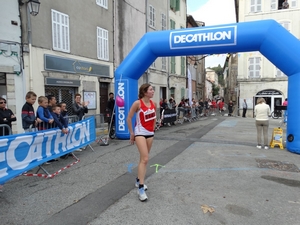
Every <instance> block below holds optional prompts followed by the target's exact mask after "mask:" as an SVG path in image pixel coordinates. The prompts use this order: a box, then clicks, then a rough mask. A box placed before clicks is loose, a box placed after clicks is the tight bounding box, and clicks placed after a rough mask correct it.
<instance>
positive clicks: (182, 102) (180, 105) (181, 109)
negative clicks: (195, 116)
mask: <svg viewBox="0 0 300 225" xmlns="http://www.w3.org/2000/svg"><path fill="white" fill-rule="evenodd" d="M180 112H182V113H183V116H184V112H185V110H184V97H182V99H181V101H180V103H179V104H178V107H177V117H178V118H179V117H180Z"/></svg>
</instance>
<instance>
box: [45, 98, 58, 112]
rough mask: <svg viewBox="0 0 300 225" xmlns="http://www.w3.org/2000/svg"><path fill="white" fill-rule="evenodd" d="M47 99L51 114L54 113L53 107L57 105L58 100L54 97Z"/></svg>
mask: <svg viewBox="0 0 300 225" xmlns="http://www.w3.org/2000/svg"><path fill="white" fill-rule="evenodd" d="M47 98H48V109H49V112H52V106H54V105H56V98H55V96H54V95H48V96H47Z"/></svg>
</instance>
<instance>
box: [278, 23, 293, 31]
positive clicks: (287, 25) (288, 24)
mask: <svg viewBox="0 0 300 225" xmlns="http://www.w3.org/2000/svg"><path fill="white" fill-rule="evenodd" d="M279 23H280V24H281V26H283V27H284V28H285V29H287V30H288V31H289V32H291V31H290V27H291V22H290V21H280V22H279Z"/></svg>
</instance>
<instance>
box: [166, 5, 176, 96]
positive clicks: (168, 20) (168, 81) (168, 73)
mask: <svg viewBox="0 0 300 225" xmlns="http://www.w3.org/2000/svg"><path fill="white" fill-rule="evenodd" d="M169 10H170V0H168V5H167V13H166V15H167V21H166V26H167V27H166V29H169V27H170V18H169ZM166 59H167V60H166V63H167V65H168V66H167V76H168V79H167V83H168V90H170V57H166ZM174 98H175V96H174Z"/></svg>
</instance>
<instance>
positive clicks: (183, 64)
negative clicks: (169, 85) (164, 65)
mask: <svg viewBox="0 0 300 225" xmlns="http://www.w3.org/2000/svg"><path fill="white" fill-rule="evenodd" d="M180 59H181V73H180V74H181V75H183V76H184V75H185V57H183V56H181V57H180Z"/></svg>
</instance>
